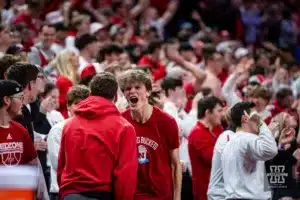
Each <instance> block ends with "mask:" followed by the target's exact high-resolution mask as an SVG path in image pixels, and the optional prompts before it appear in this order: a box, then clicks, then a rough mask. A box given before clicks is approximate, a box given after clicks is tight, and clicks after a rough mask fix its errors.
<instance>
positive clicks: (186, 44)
mask: <svg viewBox="0 0 300 200" xmlns="http://www.w3.org/2000/svg"><path fill="white" fill-rule="evenodd" d="M182 51H194V48H193V47H192V45H191V44H190V43H189V42H183V43H181V44H180V46H179V52H182Z"/></svg>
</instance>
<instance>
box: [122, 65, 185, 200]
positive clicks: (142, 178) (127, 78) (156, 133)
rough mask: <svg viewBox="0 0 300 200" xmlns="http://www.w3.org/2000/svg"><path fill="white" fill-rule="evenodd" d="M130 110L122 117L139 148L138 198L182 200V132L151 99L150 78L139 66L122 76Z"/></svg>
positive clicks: (123, 88)
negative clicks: (180, 141) (130, 129)
mask: <svg viewBox="0 0 300 200" xmlns="http://www.w3.org/2000/svg"><path fill="white" fill-rule="evenodd" d="M119 83H120V87H121V90H122V91H123V93H124V95H125V97H126V99H127V101H128V103H129V107H130V108H129V109H128V110H126V111H125V112H124V113H123V116H124V117H125V118H126V119H127V120H128V121H129V122H130V123H131V124H132V125H133V126H134V128H135V131H136V136H137V137H136V142H137V149H138V162H139V168H138V180H137V184H136V187H137V188H136V194H135V199H136V200H146V199H153V200H154V199H155V200H180V192H181V181H182V171H181V164H180V159H179V131H178V125H177V123H176V121H175V119H174V118H172V117H171V116H169V115H168V114H166V113H164V112H163V111H161V110H160V109H158V108H156V107H153V106H152V105H150V104H149V102H148V97H149V96H150V93H151V90H152V82H151V79H150V77H148V75H147V74H146V73H144V72H143V71H141V70H139V69H134V70H127V71H126V72H124V74H122V75H121V77H120V79H119Z"/></svg>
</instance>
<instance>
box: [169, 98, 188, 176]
mask: <svg viewBox="0 0 300 200" xmlns="http://www.w3.org/2000/svg"><path fill="white" fill-rule="evenodd" d="M163 110H164V111H165V112H166V113H168V114H169V115H171V116H172V117H174V119H175V120H176V122H177V124H178V127H179V130H180V134H181V143H180V146H179V158H180V160H182V161H184V163H185V164H186V165H187V168H188V170H189V172H191V169H192V168H191V161H190V157H189V151H188V140H187V137H185V135H184V131H183V129H184V124H183V121H184V119H185V118H186V117H187V114H186V113H185V111H183V110H182V111H181V112H180V111H179V109H178V108H177V107H176V105H175V104H174V103H173V102H171V101H167V102H166V103H165V104H164V108H163Z"/></svg>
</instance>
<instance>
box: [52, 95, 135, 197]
mask: <svg viewBox="0 0 300 200" xmlns="http://www.w3.org/2000/svg"><path fill="white" fill-rule="evenodd" d="M137 167H138V162H137V150H136V134H135V131H134V128H133V126H132V125H131V124H130V123H129V122H128V121H126V120H125V119H124V118H123V117H122V116H121V114H120V113H119V111H118V110H117V108H116V107H115V105H114V104H113V103H112V102H110V101H108V100H106V99H104V98H102V97H96V96H90V97H88V98H87V99H85V100H83V101H81V102H80V103H79V104H78V105H77V106H76V108H75V116H74V117H73V118H72V119H70V121H68V122H67V123H66V125H65V126H64V129H63V133H62V139H61V147H60V153H59V158H58V167H57V182H58V185H59V193H60V196H61V197H64V196H66V195H68V194H74V193H81V192H101V191H108V192H113V194H114V196H115V199H118V200H133V198H134V193H135V187H136V184H135V183H136V180H137Z"/></svg>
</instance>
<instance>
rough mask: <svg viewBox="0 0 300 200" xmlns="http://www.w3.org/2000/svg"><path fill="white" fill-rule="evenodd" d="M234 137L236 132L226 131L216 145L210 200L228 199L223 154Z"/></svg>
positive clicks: (209, 191) (209, 193) (209, 186)
mask: <svg viewBox="0 0 300 200" xmlns="http://www.w3.org/2000/svg"><path fill="white" fill-rule="evenodd" d="M233 135H234V132H232V131H230V130H227V131H224V132H223V133H222V134H221V135H220V136H219V137H218V140H217V142H216V144H215V147H214V154H213V159H212V167H211V172H210V180H209V185H208V191H207V196H208V200H224V199H225V197H226V192H225V189H224V179H223V169H222V154H223V150H224V148H225V146H226V144H227V143H228V142H229V140H230V138H231V137H232V136H233Z"/></svg>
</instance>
